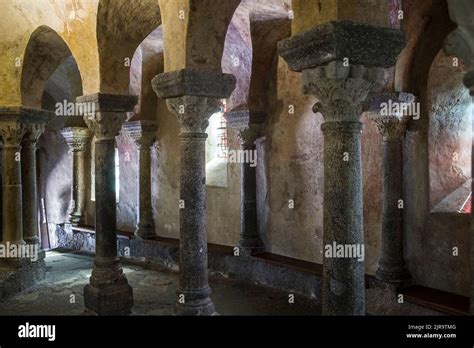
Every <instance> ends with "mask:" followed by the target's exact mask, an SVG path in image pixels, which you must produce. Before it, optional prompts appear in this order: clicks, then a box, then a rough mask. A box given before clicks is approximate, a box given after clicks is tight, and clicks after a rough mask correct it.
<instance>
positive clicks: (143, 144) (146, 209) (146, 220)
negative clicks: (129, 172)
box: [125, 121, 158, 239]
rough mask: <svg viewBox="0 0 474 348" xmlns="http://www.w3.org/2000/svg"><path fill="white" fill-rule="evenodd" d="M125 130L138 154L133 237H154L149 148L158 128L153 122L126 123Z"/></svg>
mask: <svg viewBox="0 0 474 348" xmlns="http://www.w3.org/2000/svg"><path fill="white" fill-rule="evenodd" d="M125 128H126V129H127V131H128V132H129V134H130V136H131V137H132V139H133V140H134V141H135V143H136V145H137V148H138V152H139V160H138V166H139V168H138V171H139V172H138V178H139V179H138V185H137V186H138V190H137V201H138V218H137V227H136V229H135V235H136V236H138V237H140V238H144V239H153V238H155V237H156V232H155V226H154V224H153V211H152V207H151V156H150V151H151V146H152V145H153V143H154V142H155V140H156V132H157V130H158V126H157V124H156V123H155V122H153V121H136V122H128V123H126V124H125Z"/></svg>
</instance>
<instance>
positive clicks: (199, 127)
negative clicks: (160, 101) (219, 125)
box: [166, 96, 221, 133]
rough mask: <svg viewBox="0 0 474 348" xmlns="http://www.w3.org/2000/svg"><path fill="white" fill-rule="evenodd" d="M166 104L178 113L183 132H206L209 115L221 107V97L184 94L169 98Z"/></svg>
mask: <svg viewBox="0 0 474 348" xmlns="http://www.w3.org/2000/svg"><path fill="white" fill-rule="evenodd" d="M166 104H167V105H168V108H169V109H170V111H171V112H173V113H174V114H175V115H176V117H177V119H178V123H179V126H180V128H181V132H182V133H183V132H185V133H205V132H206V128H207V126H208V124H209V117H211V116H212V114H214V113H216V112H218V111H219V110H220V109H221V101H220V100H219V99H216V98H208V97H195V96H182V97H177V98H170V99H167V100H166Z"/></svg>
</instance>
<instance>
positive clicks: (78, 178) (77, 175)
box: [61, 127, 90, 226]
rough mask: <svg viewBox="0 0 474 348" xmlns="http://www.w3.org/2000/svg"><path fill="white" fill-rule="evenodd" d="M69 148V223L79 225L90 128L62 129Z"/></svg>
mask: <svg viewBox="0 0 474 348" xmlns="http://www.w3.org/2000/svg"><path fill="white" fill-rule="evenodd" d="M61 133H62V135H63V137H64V139H65V140H66V143H67V144H68V146H69V149H70V150H71V151H72V185H71V206H72V210H71V212H70V214H69V219H68V221H67V222H68V223H70V224H72V225H74V226H77V225H79V224H81V222H82V220H81V219H82V214H83V210H84V203H85V199H84V195H85V192H86V191H85V187H86V184H85V167H84V166H85V151H84V150H85V147H86V145H87V144H88V143H89V141H90V133H89V129H88V128H85V127H68V128H64V129H63V130H62V131H61Z"/></svg>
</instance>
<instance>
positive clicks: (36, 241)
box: [23, 236, 40, 245]
mask: <svg viewBox="0 0 474 348" xmlns="http://www.w3.org/2000/svg"><path fill="white" fill-rule="evenodd" d="M23 239H24V240H25V243H26V244H38V245H39V244H40V240H39V238H38V236H33V237H23Z"/></svg>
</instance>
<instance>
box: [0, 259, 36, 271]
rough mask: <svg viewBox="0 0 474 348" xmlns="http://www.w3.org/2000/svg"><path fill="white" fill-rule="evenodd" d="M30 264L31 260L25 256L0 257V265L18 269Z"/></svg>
mask: <svg viewBox="0 0 474 348" xmlns="http://www.w3.org/2000/svg"><path fill="white" fill-rule="evenodd" d="M30 264H31V260H30V259H27V258H13V257H11V258H2V259H0V267H6V268H12V269H20V268H23V267H26V266H29V265H30Z"/></svg>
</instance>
